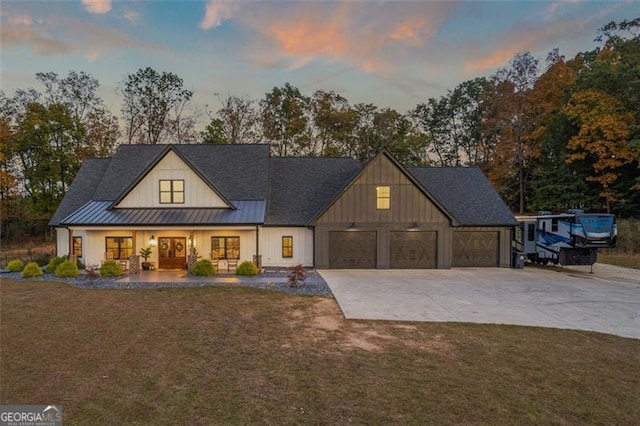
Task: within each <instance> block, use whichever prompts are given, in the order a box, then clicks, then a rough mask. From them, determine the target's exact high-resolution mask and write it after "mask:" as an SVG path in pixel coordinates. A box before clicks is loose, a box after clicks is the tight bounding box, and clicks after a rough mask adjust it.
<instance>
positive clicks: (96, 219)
mask: <svg viewBox="0 0 640 426" xmlns="http://www.w3.org/2000/svg"><path fill="white" fill-rule="evenodd" d="M232 202H233V204H234V205H235V206H236V209H220V208H215V209H214V208H197V209H193V208H190V209H187V208H162V209H158V208H136V209H109V206H110V205H111V202H110V201H90V202H88V203H87V204H85V205H84V206H82V207H81V208H80V209H78V210H76V211H75V212H74V213H72V214H71V215H69V216H67V217H66V218H64V219H63V220H62V222H61V225H63V226H82V225H84V226H127V225H136V226H141V225H162V226H182V225H257V224H262V223H263V222H264V214H265V209H266V202H265V201H263V200H250V201H247V200H244V201H238V200H232Z"/></svg>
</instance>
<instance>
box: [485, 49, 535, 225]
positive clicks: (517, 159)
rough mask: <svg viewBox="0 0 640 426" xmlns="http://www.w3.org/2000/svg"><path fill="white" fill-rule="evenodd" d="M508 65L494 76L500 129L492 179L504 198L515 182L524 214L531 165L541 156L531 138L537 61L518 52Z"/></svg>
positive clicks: (496, 121) (497, 122)
mask: <svg viewBox="0 0 640 426" xmlns="http://www.w3.org/2000/svg"><path fill="white" fill-rule="evenodd" d="M509 66H510V67H509V68H508V69H503V70H500V71H498V72H497V73H496V74H495V75H494V77H493V79H494V84H493V88H494V93H493V99H492V101H493V102H495V106H494V107H495V110H494V111H496V112H497V115H496V117H495V121H494V122H493V123H492V125H493V126H497V134H498V139H497V143H496V147H495V152H494V156H493V159H492V164H491V173H490V175H489V176H490V178H492V180H493V181H494V183H496V184H497V185H498V187H499V188H501V190H502V191H501V192H502V193H503V195H505V194H508V192H509V186H511V185H513V184H514V183H515V186H516V188H517V189H516V191H515V192H516V194H517V200H518V202H517V205H518V210H519V212H520V213H524V212H525V210H526V196H527V191H528V190H529V188H528V181H529V178H530V173H531V168H532V162H533V160H534V159H535V158H536V157H537V156H538V155H539V145H538V144H536V143H535V139H534V138H532V132H533V129H534V128H535V121H534V119H533V118H534V114H532V101H531V96H530V95H531V91H532V89H533V87H534V84H535V82H536V80H537V78H538V60H537V59H535V58H534V57H533V56H532V55H531V54H530V53H529V52H526V53H518V54H517V55H515V56H514V58H513V59H512V60H511V61H510V63H509ZM507 198H510V197H509V196H508V195H507Z"/></svg>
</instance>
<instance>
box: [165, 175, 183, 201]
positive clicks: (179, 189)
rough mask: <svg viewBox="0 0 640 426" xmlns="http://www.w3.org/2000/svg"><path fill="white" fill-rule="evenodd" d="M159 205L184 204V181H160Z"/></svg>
mask: <svg viewBox="0 0 640 426" xmlns="http://www.w3.org/2000/svg"><path fill="white" fill-rule="evenodd" d="M160 204H184V180H182V179H162V180H160Z"/></svg>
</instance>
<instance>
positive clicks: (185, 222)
mask: <svg viewBox="0 0 640 426" xmlns="http://www.w3.org/2000/svg"><path fill="white" fill-rule="evenodd" d="M515 224H516V220H515V218H514V216H513V215H512V214H511V212H510V211H509V209H508V208H507V206H506V205H505V204H504V202H503V201H502V199H501V198H500V196H499V195H498V194H497V193H496V191H495V190H494V189H493V187H492V186H491V185H490V183H489V182H488V180H487V179H486V178H485V176H484V175H483V174H482V172H481V171H480V169H478V168H474V167H471V168H467V167H455V168H439V167H425V168H405V167H403V166H402V165H400V164H399V163H398V162H397V161H396V160H395V159H394V158H393V157H392V156H391V155H390V154H388V153H387V152H382V153H380V154H378V155H377V156H376V157H375V158H374V159H373V160H371V161H370V162H369V163H368V164H365V165H363V164H361V163H360V162H358V161H356V160H354V159H351V158H325V157H301V158H300V157H298V158H290V157H287V158H281V157H271V156H270V155H269V146H267V145H206V144H200V145H121V146H120V147H119V148H118V150H117V152H116V153H115V155H114V156H113V158H109V159H89V160H86V161H85V162H84V163H83V165H82V167H81V169H80V171H79V172H78V174H77V176H76V179H75V181H74V182H73V184H72V185H71V187H70V188H69V191H68V192H67V194H66V195H65V197H64V199H63V200H62V202H61V204H60V206H59V208H58V210H57V212H56V213H55V215H54V216H53V218H52V219H51V221H50V226H52V227H55V228H56V231H57V232H56V234H57V253H58V255H60V256H62V255H70V256H76V257H80V258H82V260H83V261H84V263H85V264H99V263H100V262H101V261H103V260H104V259H118V260H121V261H123V262H126V261H127V260H128V259H129V258H130V257H131V256H135V255H137V254H138V253H139V251H140V250H141V249H143V248H150V249H151V257H150V259H149V261H150V262H151V264H152V265H154V266H155V267H157V268H159V269H176V268H184V267H185V264H186V259H187V255H188V254H189V253H194V252H197V253H198V255H199V256H201V257H206V258H211V259H213V260H215V261H216V262H218V264H219V268H220V269H222V270H224V269H225V268H226V269H230V268H232V267H233V266H235V265H236V264H237V263H238V262H242V261H244V260H250V261H254V262H258V263H260V264H261V266H263V267H286V266H292V265H297V264H302V265H304V266H314V267H316V268H412V269H413V268H415V269H419V268H450V267H456V266H500V267H508V266H510V258H511V234H512V229H513V226H514V225H515Z"/></svg>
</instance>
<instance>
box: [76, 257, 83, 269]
mask: <svg viewBox="0 0 640 426" xmlns="http://www.w3.org/2000/svg"><path fill="white" fill-rule="evenodd" d="M76 266H77V267H78V269H84V263H82V260H81V259H80V258H79V257H77V258H76Z"/></svg>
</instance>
